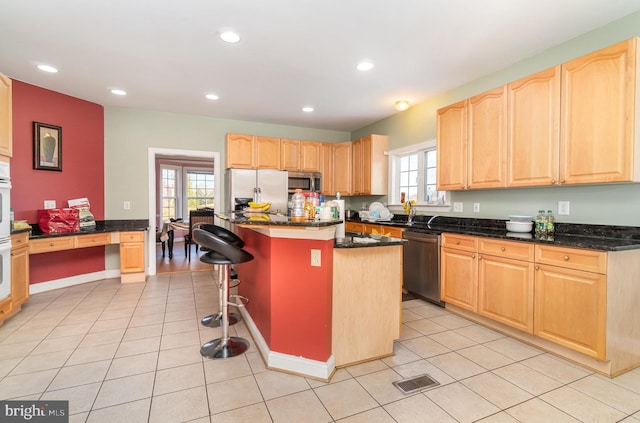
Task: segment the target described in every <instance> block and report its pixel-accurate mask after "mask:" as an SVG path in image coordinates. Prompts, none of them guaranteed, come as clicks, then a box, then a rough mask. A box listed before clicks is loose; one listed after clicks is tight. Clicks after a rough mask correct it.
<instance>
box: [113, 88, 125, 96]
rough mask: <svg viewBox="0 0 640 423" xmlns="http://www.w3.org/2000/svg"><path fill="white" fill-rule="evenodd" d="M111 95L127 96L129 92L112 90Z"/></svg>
mask: <svg viewBox="0 0 640 423" xmlns="http://www.w3.org/2000/svg"><path fill="white" fill-rule="evenodd" d="M111 94H115V95H127V92H126V91H125V90H119V89H117V88H114V89H113V90H111Z"/></svg>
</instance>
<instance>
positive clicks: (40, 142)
mask: <svg viewBox="0 0 640 423" xmlns="http://www.w3.org/2000/svg"><path fill="white" fill-rule="evenodd" d="M33 168H34V169H39V170H57V171H62V127H60V126H55V125H48V124H46V123H40V122H33Z"/></svg>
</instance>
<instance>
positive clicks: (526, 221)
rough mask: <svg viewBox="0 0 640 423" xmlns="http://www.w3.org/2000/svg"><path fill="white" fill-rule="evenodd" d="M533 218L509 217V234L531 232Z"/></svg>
mask: <svg viewBox="0 0 640 423" xmlns="http://www.w3.org/2000/svg"><path fill="white" fill-rule="evenodd" d="M532 219H533V216H520V215H511V216H509V220H508V221H507V231H509V232H531V229H533V221H532Z"/></svg>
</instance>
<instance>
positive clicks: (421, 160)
mask: <svg viewBox="0 0 640 423" xmlns="http://www.w3.org/2000/svg"><path fill="white" fill-rule="evenodd" d="M435 148H436V141H435V140H431V141H425V142H421V143H418V144H413V145H409V146H407V147H402V148H398V149H395V150H391V151H389V191H388V192H389V195H388V196H387V202H388V206H389V207H390V208H391V207H394V208H401V207H402V204H401V203H400V189H399V187H400V159H401V158H402V157H405V156H407V155H410V154H417V156H418V170H419V171H418V199H417V201H416V207H417V209H418V210H422V211H440V212H444V211H449V210H450V209H451V193H450V192H449V191H440V192H443V193H444V204H433V203H427V202H426V199H425V198H424V197H425V192H426V188H425V171H426V163H425V152H426V151H427V150H435Z"/></svg>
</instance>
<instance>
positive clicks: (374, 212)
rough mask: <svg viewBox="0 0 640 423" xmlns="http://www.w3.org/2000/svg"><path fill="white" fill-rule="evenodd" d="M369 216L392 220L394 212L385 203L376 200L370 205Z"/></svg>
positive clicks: (376, 218)
mask: <svg viewBox="0 0 640 423" xmlns="http://www.w3.org/2000/svg"><path fill="white" fill-rule="evenodd" d="M369 217H370V218H373V219H375V220H391V218H392V217H393V213H391V212H390V211H389V209H388V208H386V207H385V206H384V204H382V203H379V202H377V201H375V202H373V203H371V205H370V206H369Z"/></svg>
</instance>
